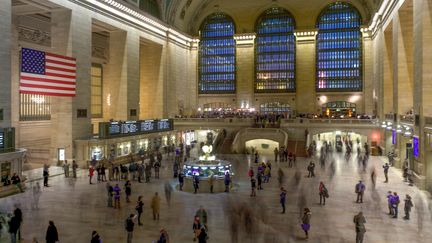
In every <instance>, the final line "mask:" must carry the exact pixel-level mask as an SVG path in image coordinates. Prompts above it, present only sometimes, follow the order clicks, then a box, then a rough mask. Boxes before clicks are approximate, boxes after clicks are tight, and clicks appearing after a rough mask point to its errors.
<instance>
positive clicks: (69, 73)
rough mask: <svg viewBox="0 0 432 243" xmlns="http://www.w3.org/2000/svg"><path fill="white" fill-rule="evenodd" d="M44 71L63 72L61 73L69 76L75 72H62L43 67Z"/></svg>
mask: <svg viewBox="0 0 432 243" xmlns="http://www.w3.org/2000/svg"><path fill="white" fill-rule="evenodd" d="M45 72H48V73H56V74H63V75H69V76H71V75H72V76H74V77H75V72H63V71H57V70H52V69H51V68H45Z"/></svg>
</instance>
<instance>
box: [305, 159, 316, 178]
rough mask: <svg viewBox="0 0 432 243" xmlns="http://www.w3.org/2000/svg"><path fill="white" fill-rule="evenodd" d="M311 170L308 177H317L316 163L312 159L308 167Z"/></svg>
mask: <svg viewBox="0 0 432 243" xmlns="http://www.w3.org/2000/svg"><path fill="white" fill-rule="evenodd" d="M307 170H308V172H309V174H308V177H315V163H314V162H313V161H311V162H310V163H309V165H308V167H307Z"/></svg>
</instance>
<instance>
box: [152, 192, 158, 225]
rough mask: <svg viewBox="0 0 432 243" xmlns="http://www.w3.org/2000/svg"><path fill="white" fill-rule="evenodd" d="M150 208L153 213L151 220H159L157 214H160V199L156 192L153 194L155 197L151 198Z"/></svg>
mask: <svg viewBox="0 0 432 243" xmlns="http://www.w3.org/2000/svg"><path fill="white" fill-rule="evenodd" d="M150 206H151V208H152V211H153V220H159V213H160V197H159V194H158V193H157V192H155V195H154V196H153V198H152V200H151V205H150Z"/></svg>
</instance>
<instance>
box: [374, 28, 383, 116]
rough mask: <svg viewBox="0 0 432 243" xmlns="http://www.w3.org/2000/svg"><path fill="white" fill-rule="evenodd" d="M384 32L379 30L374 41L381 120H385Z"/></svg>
mask: <svg viewBox="0 0 432 243" xmlns="http://www.w3.org/2000/svg"><path fill="white" fill-rule="evenodd" d="M384 46H385V45H384V32H383V30H382V29H380V30H378V33H377V35H376V36H375V39H374V40H373V49H374V65H373V67H374V90H375V97H374V98H376V100H375V102H376V103H377V104H376V106H377V107H376V108H377V115H378V117H379V118H380V119H384V114H385V113H384V59H385V57H384V54H383V53H384V50H383V49H384Z"/></svg>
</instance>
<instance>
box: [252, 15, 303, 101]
mask: <svg viewBox="0 0 432 243" xmlns="http://www.w3.org/2000/svg"><path fill="white" fill-rule="evenodd" d="M294 29H295V21H294V18H293V17H292V16H291V14H290V13H289V12H288V11H286V10H285V9H282V8H277V7H275V8H271V9H269V10H267V11H266V12H265V13H264V14H263V15H261V17H260V19H259V20H258V22H257V26H256V32H257V37H256V39H255V41H256V43H255V92H257V93H269V92H295V80H296V79H295V55H296V53H295V50H296V49H295V36H294Z"/></svg>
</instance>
